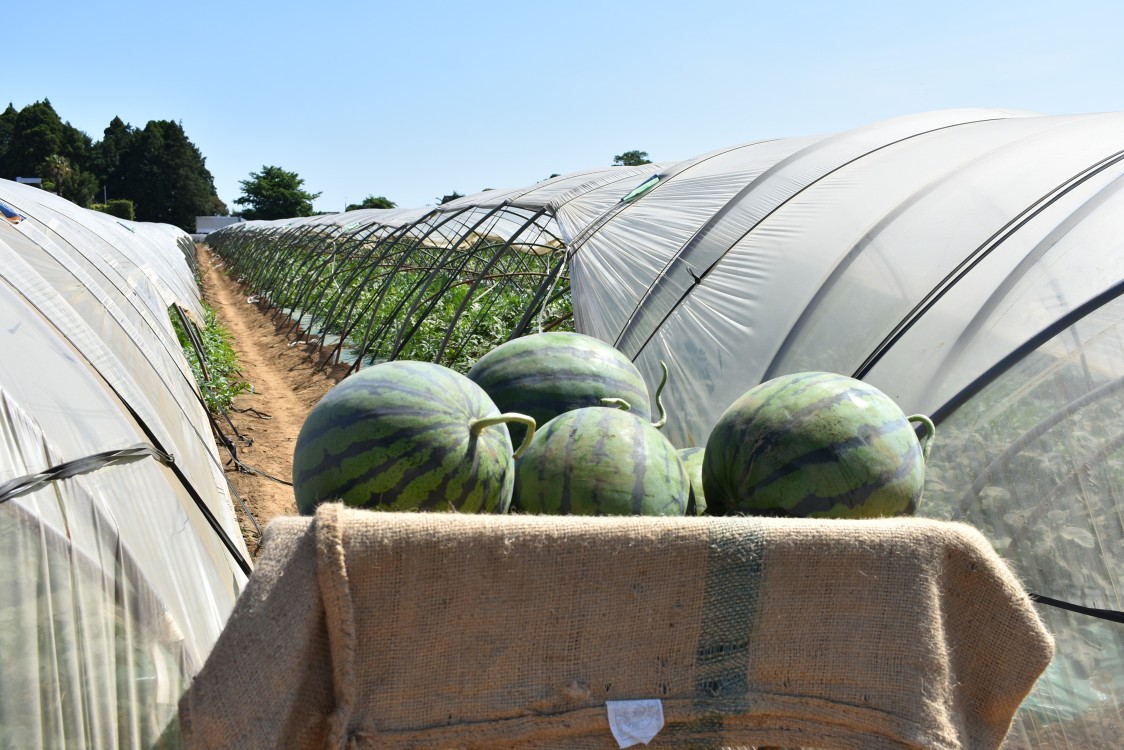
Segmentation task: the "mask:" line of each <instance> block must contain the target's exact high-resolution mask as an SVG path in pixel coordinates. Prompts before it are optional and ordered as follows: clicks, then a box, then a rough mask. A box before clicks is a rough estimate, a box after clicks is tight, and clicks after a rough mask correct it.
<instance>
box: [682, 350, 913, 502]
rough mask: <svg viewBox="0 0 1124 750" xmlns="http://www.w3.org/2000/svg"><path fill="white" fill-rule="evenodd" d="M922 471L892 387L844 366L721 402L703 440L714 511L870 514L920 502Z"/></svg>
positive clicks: (793, 377)
mask: <svg viewBox="0 0 1124 750" xmlns="http://www.w3.org/2000/svg"><path fill="white" fill-rule="evenodd" d="M931 424H932V423H931V422H929V426H930V427H931ZM930 439H931V432H930ZM926 449H927V443H926ZM924 473H925V460H924V455H923V449H922V445H921V444H920V443H919V442H918V439H917V435H916V433H915V431H914V429H913V426H912V425H911V424H910V422H909V420H908V419H907V418H906V416H905V415H904V414H903V412H902V411H901V409H900V408H899V407H898V406H897V404H896V403H895V402H894V401H893V400H892V399H891V398H890V397H889V396H887V395H886V394H884V393H883V392H882V391H880V390H878V389H877V388H875V387H874V386H871V385H869V384H867V383H864V382H862V381H860V380H856V379H853V378H849V377H847V376H844V375H839V374H835V373H828V372H803V373H795V374H792V375H785V376H782V377H778V378H774V379H772V380H769V381H767V382H765V383H762V384H760V385H758V386H756V387H754V388H751V389H750V390H749V391H747V392H746V393H745V394H743V395H742V396H741V398H739V399H738V400H736V401H735V402H734V403H733V404H731V405H730V406H729V407H728V408H727V410H726V411H725V412H724V413H723V415H722V416H721V417H720V418H719V420H718V422H717V423H716V424H715V426H714V428H713V429H712V431H711V434H710V436H709V438H708V440H707V444H706V450H705V456H704V460H703V471H702V475H703V477H702V478H703V488H704V492H705V495H706V501H707V506H708V513H710V514H714V515H729V514H742V513H744V514H754V515H776V516H793V517H809V518H876V517H885V516H899V515H911V514H913V513H914V512H916V509H917V504H918V502H919V501H920V498H921V491H922V487H923V484H924Z"/></svg>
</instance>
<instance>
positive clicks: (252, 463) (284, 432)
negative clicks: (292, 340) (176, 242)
mask: <svg viewBox="0 0 1124 750" xmlns="http://www.w3.org/2000/svg"><path fill="white" fill-rule="evenodd" d="M196 247H197V250H196V255H197V258H198V260H199V271H200V276H201V278H202V286H203V297H204V299H206V300H207V303H208V304H209V305H210V306H211V307H212V308H214V310H215V314H216V315H217V316H218V319H219V322H220V323H221V324H222V325H223V326H224V327H225V328H226V329H227V330H228V331H229V332H230V335H231V338H232V339H233V344H234V350H235V352H236V353H237V355H238V363H239V366H240V367H241V368H242V376H243V377H244V378H245V380H246V381H247V382H248V383H250V385H251V386H252V388H253V390H252V391H251V392H250V393H245V394H242V395H240V396H238V397H237V398H236V399H235V400H234V407H235V410H236V411H233V412H232V413H231V414H230V415H229V416H230V421H231V422H232V423H233V425H234V427H235V428H236V429H237V431H238V434H240V435H241V436H242V438H243V439H238V438H237V437H236V436H235V435H234V430H232V429H231V426H230V424H227V423H225V422H223V421H221V420H220V426H221V427H222V430H223V432H224V433H225V434H226V435H227V437H228V438H233V439H234V444H235V451H236V453H237V456H238V460H239V461H240V462H241V463H242V464H244V465H245V466H247V467H249V468H250V469H252V470H254V471H256V472H260V473H259V474H251V473H247V472H246V471H245V470H244V469H241V468H239V467H238V466H237V464H235V463H234V462H233V461H232V460H231V453H230V450H229V449H227V448H226V447H224V446H223V445H221V444H220V445H219V457H220V459H221V460H223V461H224V462H227V464H226V471H227V477H228V478H229V479H230V480H231V483H232V484H233V485H234V488H235V491H236V492H237V493H238V494H239V495H240V496H241V497H242V500H243V501H244V502H245V503H246V506H247V507H248V508H249V509H250V512H251V513H252V514H253V516H254V518H255V519H256V520H257V522H258V525H259V526H260V527H261V528H262V529H264V528H265V527H266V525H267V524H268V523H269V521H270V520H272V519H273V518H274V517H276V516H280V515H293V514H295V513H296V512H297V507H296V502H295V500H294V498H293V489H292V487H291V486H289V485H288V484H283V483H281V482H278V481H275V480H274V479H270V478H269V477H275V478H277V479H281V480H284V481H286V482H291V481H292V473H293V447H294V445H295V444H296V440H297V434H298V433H299V432H300V428H301V425H302V424H304V420H305V417H306V416H308V412H309V411H310V410H311V409H312V407H313V406H314V405H315V404H316V402H317V401H319V400H320V398H321V397H322V396H323V395H324V394H325V393H327V392H328V390H329V389H330V388H331V387H332V386H333V385H335V383H337V382H338V381H339V380H340V379H341V378H342V377H343V370H344V369H345V368H342V367H336V368H333V370H332V371H329V372H325V373H320V372H316V367H315V364H314V362H313V360H312V356H311V354H310V352H309V351H307V350H306V349H305V347H301V346H297V347H293V346H290V345H289V341H288V339H286V338H285V335H284V333H285V330H286V329H287V328H288V326H289V325H290V321H289V319H288V318H286V317H284V316H277V319H276V321H275V320H274V319H273V317H272V313H273V311H272V310H271V309H268V308H265V307H264V306H259V305H257V304H251V303H250V302H249V294H250V292H249V291H248V290H245V289H242V288H240V286H239V285H238V284H237V283H236V282H235V281H234V280H233V279H231V278H230V277H228V276H227V274H226V271H225V264H224V263H223V262H222V259H221V258H218V257H217V256H215V255H213V254H212V253H211V251H210V249H209V248H207V247H206V246H201V245H200V246H196ZM263 474H264V475H268V476H263ZM234 505H235V509H236V511H237V513H238V520H239V523H240V524H241V526H242V532H243V534H244V535H245V537H246V544H247V546H249V548H250V552H251V553H252V554H254V555H255V556H256V553H257V547H258V542H259V541H260V540H259V537H258V533H257V530H256V529H255V527H254V525H253V523H252V522H251V521H250V520H249V519H248V518H247V517H246V515H245V513H244V512H243V511H242V508H241V507H239V504H238V502H237V500H235V503H234Z"/></svg>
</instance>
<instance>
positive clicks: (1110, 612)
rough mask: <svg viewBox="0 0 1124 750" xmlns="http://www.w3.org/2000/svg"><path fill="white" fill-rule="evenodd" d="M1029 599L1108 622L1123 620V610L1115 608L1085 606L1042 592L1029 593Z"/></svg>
mask: <svg viewBox="0 0 1124 750" xmlns="http://www.w3.org/2000/svg"><path fill="white" fill-rule="evenodd" d="M1029 596H1030V599H1031V601H1034V602H1038V603H1039V604H1046V605H1048V606H1050V607H1057V608H1058V609H1064V610H1067V611H1069V612H1076V613H1077V614H1079V615H1088V616H1089V617H1098V618H1100V619H1102V620H1108V621H1109V622H1124V612H1121V611H1119V610H1115V609H1098V608H1096V607H1086V606H1083V605H1081V604H1072V603H1070V602H1063V601H1062V600H1061V599H1054V598H1052V597H1049V596H1043V595H1042V594H1029Z"/></svg>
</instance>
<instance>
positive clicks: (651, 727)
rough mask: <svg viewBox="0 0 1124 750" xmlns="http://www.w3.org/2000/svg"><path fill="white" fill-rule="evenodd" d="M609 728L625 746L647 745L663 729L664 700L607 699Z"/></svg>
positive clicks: (622, 745)
mask: <svg viewBox="0 0 1124 750" xmlns="http://www.w3.org/2000/svg"><path fill="white" fill-rule="evenodd" d="M605 707H606V708H607V709H609V729H611V730H612V731H613V737H615V738H616V740H617V744H618V745H620V746H621V747H622V748H623V747H631V746H633V745H647V744H648V743H649V742H651V741H652V738H653V737H655V736H656V735H657V734H658V733H659V731H660V730H661V729H663V702H662V701H660V700H659V699H658V698H653V699H651V700H639V701H605Z"/></svg>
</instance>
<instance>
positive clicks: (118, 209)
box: [90, 200, 136, 221]
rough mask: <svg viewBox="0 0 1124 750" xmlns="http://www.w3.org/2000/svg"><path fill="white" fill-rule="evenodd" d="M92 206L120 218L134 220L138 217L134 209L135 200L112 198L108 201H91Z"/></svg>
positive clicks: (95, 209)
mask: <svg viewBox="0 0 1124 750" xmlns="http://www.w3.org/2000/svg"><path fill="white" fill-rule="evenodd" d="M90 208H91V209H92V210H94V211H101V212H102V213H104V214H109V215H110V216H116V217H117V218H118V219H125V220H127V221H133V220H134V219H135V218H136V213H135V212H134V211H133V202H132V201H130V200H111V201H108V202H106V203H91V204H90Z"/></svg>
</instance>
